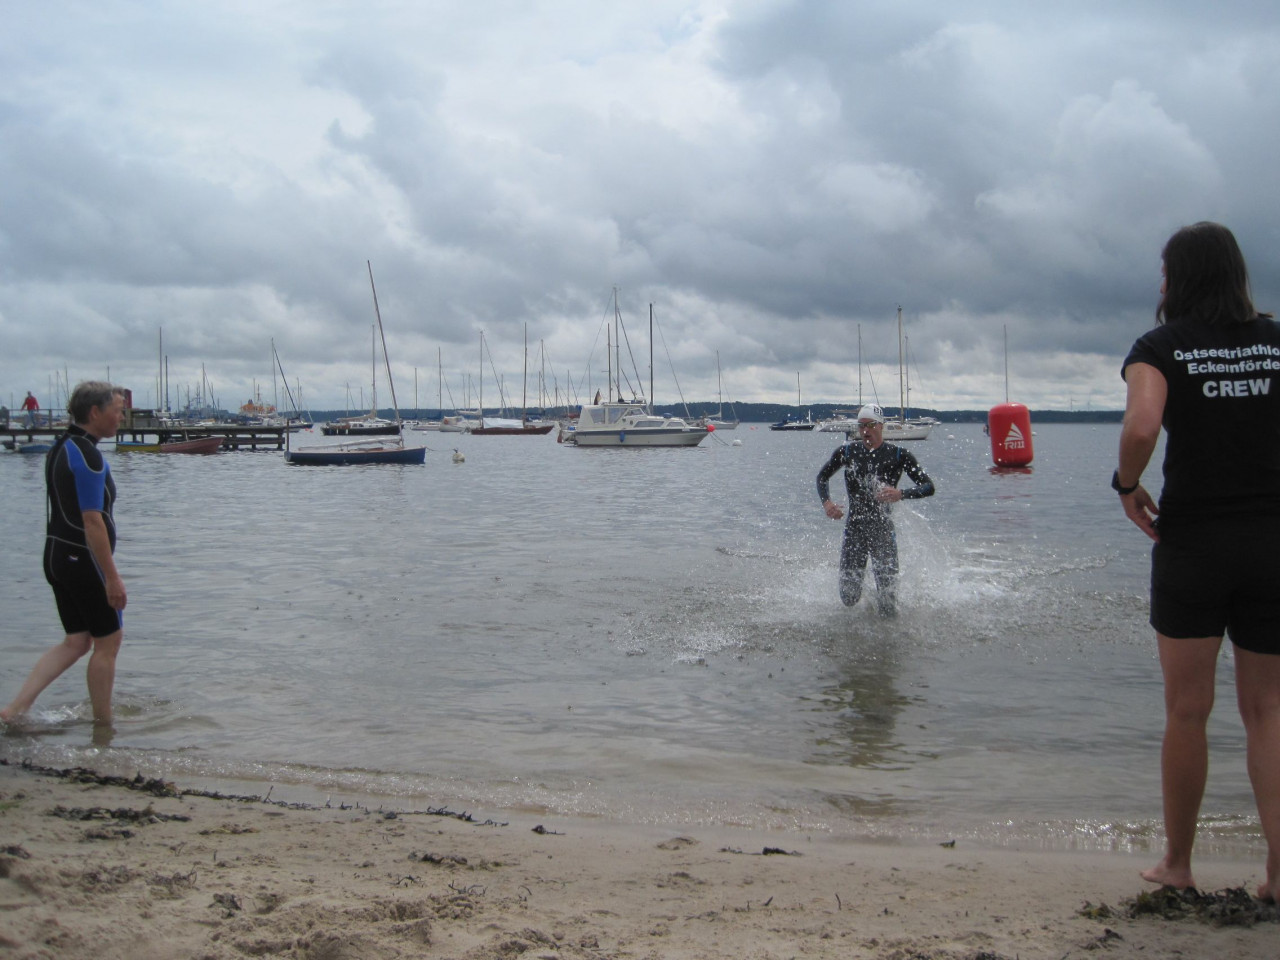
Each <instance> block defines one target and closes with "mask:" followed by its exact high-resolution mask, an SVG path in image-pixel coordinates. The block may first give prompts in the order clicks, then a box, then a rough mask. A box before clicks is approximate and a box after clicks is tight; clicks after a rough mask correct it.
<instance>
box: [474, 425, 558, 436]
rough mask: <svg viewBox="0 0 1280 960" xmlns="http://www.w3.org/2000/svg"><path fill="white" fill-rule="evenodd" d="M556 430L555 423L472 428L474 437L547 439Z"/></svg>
mask: <svg viewBox="0 0 1280 960" xmlns="http://www.w3.org/2000/svg"><path fill="white" fill-rule="evenodd" d="M555 428H556V425H555V424H554V423H545V424H537V425H534V424H530V425H529V426H525V427H472V428H471V435H472V436H473V437H545V436H546V435H547V434H548V433H550V432H551V431H552V430H554V429H555Z"/></svg>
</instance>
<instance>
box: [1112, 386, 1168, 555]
mask: <svg viewBox="0 0 1280 960" xmlns="http://www.w3.org/2000/svg"><path fill="white" fill-rule="evenodd" d="M1125 380H1126V382H1127V383H1128V386H1129V390H1128V398H1127V400H1126V401H1125V408H1124V426H1123V427H1121V429H1120V467H1119V471H1118V472H1119V477H1120V485H1121V486H1122V487H1127V486H1130V485H1132V484H1135V483H1137V484H1138V488H1137V489H1136V490H1134V491H1133V492H1132V493H1130V494H1128V495H1126V496H1122V497H1121V498H1120V503H1121V505H1122V506H1123V507H1124V513H1125V516H1127V517H1128V518H1129V519H1130V520H1132V521H1133V522H1134V523H1135V524H1136V525H1137V526H1138V529H1140V530H1141V531H1142V532H1143V533H1145V534H1146V535H1147V536H1148V537H1150V538H1151V539H1152V540H1159V539H1160V537H1159V535H1158V534H1157V533H1156V528H1155V518H1156V515H1157V514H1158V513H1159V512H1160V509H1159V507H1157V506H1156V502H1155V500H1154V499H1152V497H1151V494H1149V493H1148V492H1147V491H1146V488H1145V487H1143V486H1142V485H1141V484H1140V483H1139V481H1140V480H1141V479H1142V472H1143V471H1144V470H1146V468H1147V464H1148V463H1149V462H1150V460H1151V454H1152V452H1153V451H1154V450H1155V448H1156V441H1157V440H1159V439H1160V422H1161V420H1162V419H1163V417H1164V404H1165V400H1166V399H1167V398H1168V395H1169V385H1168V383H1166V382H1165V379H1164V374H1162V373H1161V372H1160V371H1159V370H1157V369H1156V368H1155V367H1153V366H1151V364H1149V363H1131V364H1129V366H1128V367H1126V368H1125Z"/></svg>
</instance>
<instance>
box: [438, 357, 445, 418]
mask: <svg viewBox="0 0 1280 960" xmlns="http://www.w3.org/2000/svg"><path fill="white" fill-rule="evenodd" d="M436 406H437V407H439V409H438V410H437V411H436V416H438V417H443V416H444V356H443V355H442V354H441V353H440V348H439V347H436Z"/></svg>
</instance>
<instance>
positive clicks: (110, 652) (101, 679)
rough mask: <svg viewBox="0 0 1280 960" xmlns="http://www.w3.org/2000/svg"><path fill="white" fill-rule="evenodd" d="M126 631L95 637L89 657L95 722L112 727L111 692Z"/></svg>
mask: <svg viewBox="0 0 1280 960" xmlns="http://www.w3.org/2000/svg"><path fill="white" fill-rule="evenodd" d="M123 639H124V631H123V630H117V631H116V632H115V633H112V634H108V635H107V636H105V637H95V638H94V641H93V654H92V655H91V656H90V657H89V677H88V679H89V702H90V703H91V704H92V705H93V722H94V723H96V724H99V725H102V726H110V725H111V691H112V689H113V688H114V687H115V682H116V654H117V653H119V652H120V642H121V641H122V640H123Z"/></svg>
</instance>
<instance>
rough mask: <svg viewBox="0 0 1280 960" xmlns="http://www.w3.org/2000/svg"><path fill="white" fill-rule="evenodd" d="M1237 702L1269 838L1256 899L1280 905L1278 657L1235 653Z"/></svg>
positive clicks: (1264, 830) (1251, 776)
mask: <svg viewBox="0 0 1280 960" xmlns="http://www.w3.org/2000/svg"><path fill="white" fill-rule="evenodd" d="M1235 655H1236V697H1237V699H1238V700H1239V703H1240V718H1241V719H1242V720H1244V730H1245V735H1246V737H1247V741H1246V743H1247V744H1248V746H1247V752H1248V764H1249V780H1250V782H1251V783H1252V784H1253V796H1254V798H1255V799H1256V800H1257V803H1258V819H1259V820H1260V821H1261V822H1262V835H1263V836H1264V837H1266V838H1267V879H1266V882H1265V883H1264V884H1263V885H1262V886H1260V887H1259V888H1258V899H1260V900H1272V901H1277V902H1280V656H1271V655H1267V654H1264V653H1250V652H1249V651H1248V650H1241V649H1240V648H1239V647H1236V648H1235Z"/></svg>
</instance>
